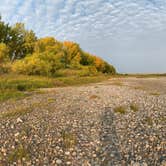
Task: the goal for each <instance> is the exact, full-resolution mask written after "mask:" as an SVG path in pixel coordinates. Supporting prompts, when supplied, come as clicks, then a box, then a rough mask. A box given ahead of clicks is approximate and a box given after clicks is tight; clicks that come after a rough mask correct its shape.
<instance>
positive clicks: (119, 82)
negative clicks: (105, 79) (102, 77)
mask: <svg viewBox="0 0 166 166" xmlns="http://www.w3.org/2000/svg"><path fill="white" fill-rule="evenodd" d="M111 85H116V86H123V82H122V81H120V80H116V81H113V82H111Z"/></svg>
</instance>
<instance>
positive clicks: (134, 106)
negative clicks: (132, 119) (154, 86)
mask: <svg viewBox="0 0 166 166" xmlns="http://www.w3.org/2000/svg"><path fill="white" fill-rule="evenodd" d="M130 109H131V110H132V111H134V112H137V111H138V110H139V108H138V105H137V104H135V103H132V104H130Z"/></svg>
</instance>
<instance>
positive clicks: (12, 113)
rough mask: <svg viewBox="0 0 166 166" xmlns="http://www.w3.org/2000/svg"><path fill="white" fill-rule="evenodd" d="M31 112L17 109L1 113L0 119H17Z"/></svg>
mask: <svg viewBox="0 0 166 166" xmlns="http://www.w3.org/2000/svg"><path fill="white" fill-rule="evenodd" d="M31 111H32V109H31V108H17V109H14V110H10V111H7V112H4V113H1V114H0V118H11V117H17V116H21V115H25V114H27V113H29V112H31Z"/></svg>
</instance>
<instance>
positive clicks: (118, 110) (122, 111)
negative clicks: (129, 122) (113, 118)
mask: <svg viewBox="0 0 166 166" xmlns="http://www.w3.org/2000/svg"><path fill="white" fill-rule="evenodd" d="M114 112H116V113H120V114H125V113H126V107H125V106H117V107H115V108H114Z"/></svg>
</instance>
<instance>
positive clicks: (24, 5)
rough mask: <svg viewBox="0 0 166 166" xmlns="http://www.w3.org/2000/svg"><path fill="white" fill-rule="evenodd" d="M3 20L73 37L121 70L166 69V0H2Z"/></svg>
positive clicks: (62, 37) (60, 36)
mask: <svg viewBox="0 0 166 166" xmlns="http://www.w3.org/2000/svg"><path fill="white" fill-rule="evenodd" d="M0 13H1V15H2V18H3V20H5V21H6V22H9V23H10V24H14V23H16V22H24V23H25V24H26V27H27V28H29V29H33V30H34V31H35V32H36V34H37V35H38V36H39V37H43V36H54V37H55V38H56V39H58V40H62V41H63V40H72V41H76V42H78V43H79V44H80V45H81V47H82V48H83V49H84V50H86V51H88V52H91V53H93V54H96V55H99V56H101V57H102V58H104V59H105V60H107V61H109V62H110V63H112V64H113V65H115V67H116V68H117V69H118V71H119V72H123V73H125V72H129V73H132V72H136V73H141V72H145V73H157V72H166V0H0Z"/></svg>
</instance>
